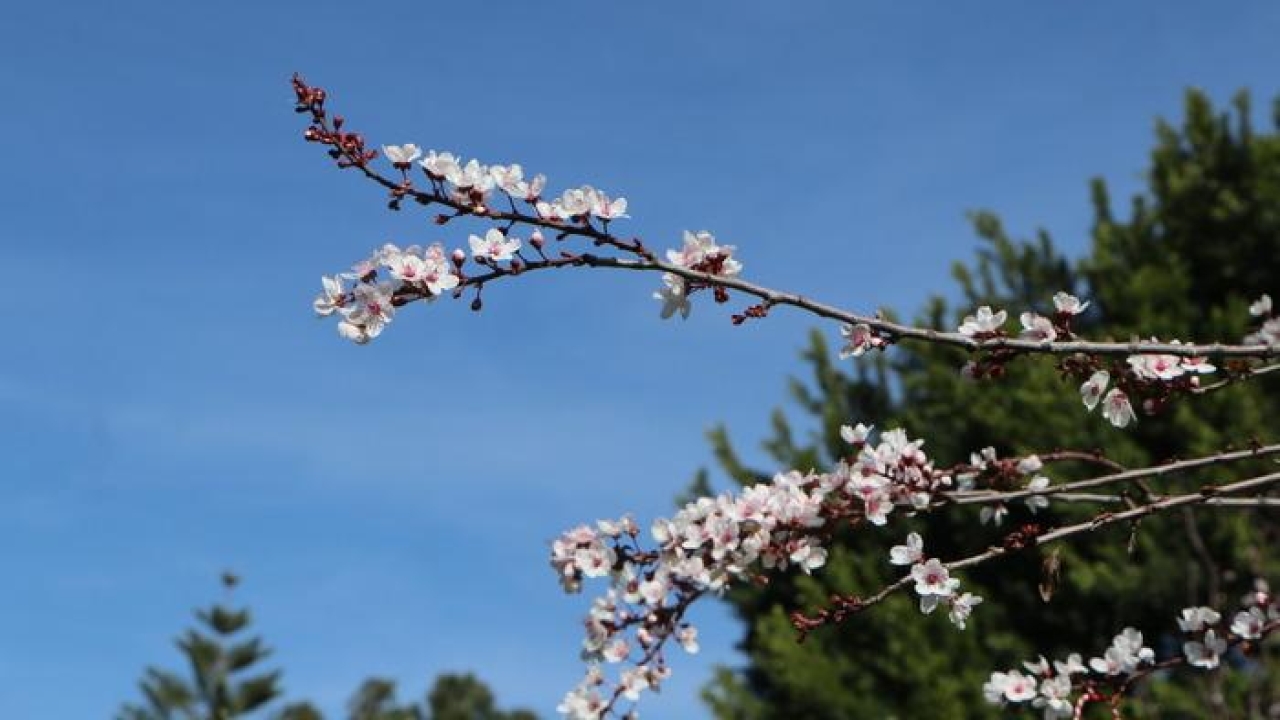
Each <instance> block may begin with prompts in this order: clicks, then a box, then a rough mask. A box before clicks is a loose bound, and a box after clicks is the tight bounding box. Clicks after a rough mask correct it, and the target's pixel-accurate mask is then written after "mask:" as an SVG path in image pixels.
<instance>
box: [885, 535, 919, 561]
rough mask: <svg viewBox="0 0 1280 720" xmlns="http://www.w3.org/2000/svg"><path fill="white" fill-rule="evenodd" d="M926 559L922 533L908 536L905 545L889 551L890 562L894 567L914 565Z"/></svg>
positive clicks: (896, 546) (894, 547)
mask: <svg viewBox="0 0 1280 720" xmlns="http://www.w3.org/2000/svg"><path fill="white" fill-rule="evenodd" d="M922 557H924V540H922V539H921V538H920V533H914V532H913V533H911V534H909V535H907V543H906V544H905V545H894V546H893V547H892V548H890V549H889V562H891V563H893V564H894V565H914V564H916V563H918V562H920V559H921V558H922Z"/></svg>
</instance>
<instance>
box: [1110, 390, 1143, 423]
mask: <svg viewBox="0 0 1280 720" xmlns="http://www.w3.org/2000/svg"><path fill="white" fill-rule="evenodd" d="M1102 416H1103V417H1105V418H1106V419H1107V420H1108V421H1110V422H1111V424H1112V425H1115V426H1116V427H1118V428H1122V427H1125V426H1127V425H1128V424H1129V423H1131V422H1134V421H1135V420H1137V416H1136V415H1135V414H1134V412H1133V405H1131V404H1129V396H1128V395H1126V394H1125V393H1124V391H1123V390H1121V389H1120V388H1111V392H1108V393H1107V396H1106V397H1105V398H1103V399H1102Z"/></svg>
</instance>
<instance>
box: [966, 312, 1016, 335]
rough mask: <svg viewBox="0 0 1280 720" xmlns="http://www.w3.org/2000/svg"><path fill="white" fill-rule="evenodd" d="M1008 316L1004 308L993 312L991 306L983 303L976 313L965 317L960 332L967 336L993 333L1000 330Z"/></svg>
mask: <svg viewBox="0 0 1280 720" xmlns="http://www.w3.org/2000/svg"><path fill="white" fill-rule="evenodd" d="M1008 318H1009V313H1007V312H1005V311H1004V310H1001V311H1000V312H992V311H991V308H990V307H989V306H987V305H983V306H982V307H980V308H978V311H977V312H976V313H975V314H973V315H966V316H965V317H964V321H963V322H961V323H960V334H961V335H965V336H967V337H977V336H980V335H991V334H994V333H997V332H1000V330H1001V328H1003V327H1004V323H1005V320H1007V319H1008Z"/></svg>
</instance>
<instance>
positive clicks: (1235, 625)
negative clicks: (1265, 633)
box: [1231, 607, 1267, 640]
mask: <svg viewBox="0 0 1280 720" xmlns="http://www.w3.org/2000/svg"><path fill="white" fill-rule="evenodd" d="M1266 624H1267V616H1266V614H1265V613H1263V612H1262V610H1261V609H1260V608H1257V607H1251V608H1249V609H1248V610H1245V611H1242V612H1238V613H1236V616H1235V617H1234V618H1232V620H1231V632H1233V633H1235V634H1236V635H1238V636H1240V637H1241V638H1244V639H1245V640H1257V639H1258V638H1260V637H1262V630H1263V628H1264V627H1265V626H1266Z"/></svg>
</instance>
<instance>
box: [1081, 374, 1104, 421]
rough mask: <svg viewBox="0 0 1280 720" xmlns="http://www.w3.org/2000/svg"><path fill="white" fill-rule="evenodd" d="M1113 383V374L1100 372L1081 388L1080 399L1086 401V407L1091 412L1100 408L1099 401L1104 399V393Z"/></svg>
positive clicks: (1090, 377)
mask: <svg viewBox="0 0 1280 720" xmlns="http://www.w3.org/2000/svg"><path fill="white" fill-rule="evenodd" d="M1110 382H1111V373H1109V372H1107V371H1106V370H1099V371H1097V372H1095V373H1094V374H1093V375H1091V376H1089V379H1088V380H1087V381H1085V383H1084V384H1083V385H1081V386H1080V399H1081V400H1083V401H1084V406H1085V407H1086V408H1088V410H1089V412H1093V409H1094V408H1095V407H1097V406H1098V401H1099V400H1101V399H1102V393H1103V392H1105V391H1106V389H1107V384H1108V383H1110Z"/></svg>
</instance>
